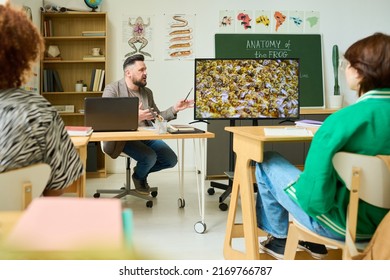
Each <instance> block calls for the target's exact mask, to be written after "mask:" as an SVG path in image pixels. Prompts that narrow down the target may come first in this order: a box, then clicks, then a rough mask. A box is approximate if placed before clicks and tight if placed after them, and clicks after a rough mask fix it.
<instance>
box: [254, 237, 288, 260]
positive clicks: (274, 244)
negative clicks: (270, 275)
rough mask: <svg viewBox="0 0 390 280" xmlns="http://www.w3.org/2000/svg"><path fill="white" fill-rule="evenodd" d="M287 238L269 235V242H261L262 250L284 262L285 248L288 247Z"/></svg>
mask: <svg viewBox="0 0 390 280" xmlns="http://www.w3.org/2000/svg"><path fill="white" fill-rule="evenodd" d="M286 240H287V239H286V238H276V237H273V236H272V235H270V234H269V235H268V237H267V240H264V241H262V242H260V245H259V246H260V249H261V250H262V251H264V253H267V254H268V255H271V256H272V257H274V258H275V259H278V260H282V259H283V257H284V248H285V247H286Z"/></svg>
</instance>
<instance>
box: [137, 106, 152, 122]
mask: <svg viewBox="0 0 390 280" xmlns="http://www.w3.org/2000/svg"><path fill="white" fill-rule="evenodd" d="M152 110H153V109H145V110H144V109H142V102H140V104H139V107H138V119H139V121H151V120H154V114H153V111H152Z"/></svg>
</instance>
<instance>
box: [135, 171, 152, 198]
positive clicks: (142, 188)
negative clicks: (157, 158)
mask: <svg viewBox="0 0 390 280" xmlns="http://www.w3.org/2000/svg"><path fill="white" fill-rule="evenodd" d="M131 178H132V179H133V182H134V187H135V191H136V192H137V193H139V194H145V195H148V194H149V192H150V188H149V185H147V184H146V180H138V179H137V178H135V177H134V173H133V175H132V176H131Z"/></svg>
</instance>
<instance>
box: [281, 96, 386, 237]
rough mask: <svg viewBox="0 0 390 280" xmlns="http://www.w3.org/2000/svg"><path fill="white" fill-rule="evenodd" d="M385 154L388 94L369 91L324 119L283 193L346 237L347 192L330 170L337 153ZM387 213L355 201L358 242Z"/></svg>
mask: <svg viewBox="0 0 390 280" xmlns="http://www.w3.org/2000/svg"><path fill="white" fill-rule="evenodd" d="M339 151H345V152H351V153H357V154H364V155H389V154H390V89H381V90H373V91H369V92H367V93H366V94H364V95H363V96H361V97H360V98H359V99H358V101H357V102H356V103H355V104H353V105H350V106H348V107H346V108H344V109H342V110H340V111H338V112H336V113H334V114H332V115H331V116H329V117H328V118H327V119H326V121H325V122H324V123H323V124H322V126H321V127H320V128H319V129H318V131H317V132H316V134H315V136H314V138H313V141H312V143H311V146H310V150H309V153H308V155H307V158H306V162H305V170H304V171H303V172H302V174H301V175H300V177H299V178H298V180H297V181H296V182H295V183H293V184H292V185H290V186H288V187H287V188H286V189H285V191H286V192H287V194H288V195H289V196H290V197H291V198H292V199H293V200H294V201H296V202H297V203H298V204H299V205H300V206H301V208H302V209H303V210H304V211H305V212H306V213H307V214H308V215H310V216H311V217H313V218H314V219H316V220H317V221H318V222H319V223H321V224H322V225H324V226H325V227H327V228H329V229H331V230H333V231H334V232H335V233H336V234H339V235H340V236H345V224H346V221H345V219H346V215H345V213H346V209H347V206H348V201H349V190H348V189H347V188H346V187H345V184H344V183H343V182H342V181H341V179H340V178H338V176H337V174H336V171H335V169H334V167H333V165H332V158H333V156H334V155H335V154H336V153H337V152H339ZM387 212H388V209H382V208H378V207H375V206H373V205H370V204H368V203H365V202H363V201H360V202H359V214H358V226H357V239H358V240H364V239H368V238H370V237H371V236H372V234H373V233H374V231H375V229H376V227H377V226H378V225H379V223H380V221H381V220H382V218H383V217H384V215H385V214H386V213H387Z"/></svg>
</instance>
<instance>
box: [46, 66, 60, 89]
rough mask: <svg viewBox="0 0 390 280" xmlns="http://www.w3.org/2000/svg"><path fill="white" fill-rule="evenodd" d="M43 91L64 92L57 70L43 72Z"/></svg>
mask: <svg viewBox="0 0 390 280" xmlns="http://www.w3.org/2000/svg"><path fill="white" fill-rule="evenodd" d="M43 91H44V92H55V91H61V92H62V91H64V89H63V87H62V83H61V80H60V76H59V75H58V72H57V70H55V69H44V70H43Z"/></svg>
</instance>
